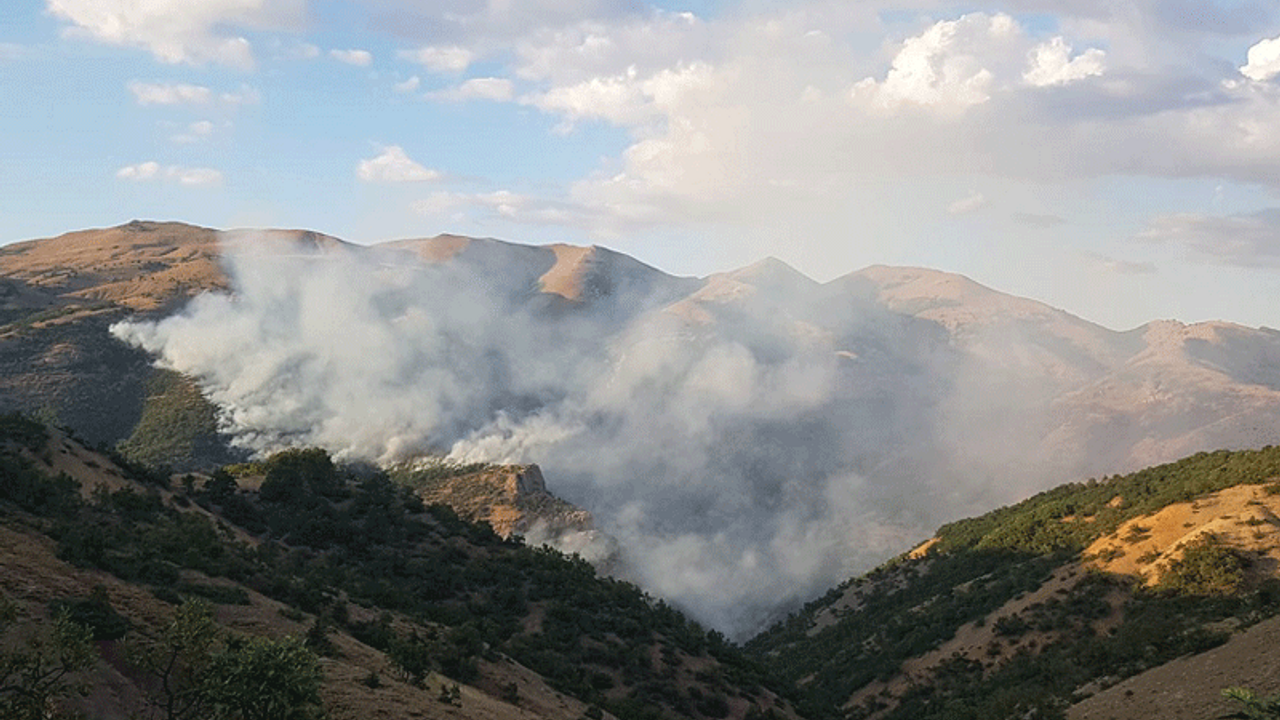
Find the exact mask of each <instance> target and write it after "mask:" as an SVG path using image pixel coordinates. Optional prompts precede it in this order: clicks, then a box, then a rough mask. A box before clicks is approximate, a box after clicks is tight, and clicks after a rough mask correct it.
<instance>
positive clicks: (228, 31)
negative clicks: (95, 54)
mask: <svg viewBox="0 0 1280 720" xmlns="http://www.w3.org/2000/svg"><path fill="white" fill-rule="evenodd" d="M305 4H306V3H305V0H200V1H199V2H191V1H190V0H148V2H137V1H136V0H46V7H47V8H48V10H49V13H50V14H52V15H53V16H55V17H57V18H60V19H62V20H66V21H68V22H70V23H71V28H70V29H69V31H70V32H71V33H72V34H78V35H85V36H88V37H92V38H94V39H96V40H99V41H101V42H105V43H109V44H112V45H125V46H131V47H141V48H144V49H146V50H148V51H149V52H151V54H152V55H154V56H155V57H156V58H157V59H158V60H160V61H162V62H167V63H193V64H203V63H206V62H214V63H218V64H222V65H228V66H231V67H237V68H244V69H248V68H252V67H253V65H254V58H253V50H252V48H251V46H250V43H249V41H248V39H246V38H245V37H244V36H243V35H241V34H240V33H241V32H243V31H246V30H261V29H269V28H282V27H299V26H300V25H301V23H302V20H303V18H304V15H305Z"/></svg>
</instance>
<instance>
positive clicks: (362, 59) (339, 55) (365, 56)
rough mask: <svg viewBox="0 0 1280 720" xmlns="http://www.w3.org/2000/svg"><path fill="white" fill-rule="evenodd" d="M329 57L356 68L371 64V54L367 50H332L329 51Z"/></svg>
mask: <svg viewBox="0 0 1280 720" xmlns="http://www.w3.org/2000/svg"><path fill="white" fill-rule="evenodd" d="M329 57H331V58H333V59H334V60H337V61H338V62H342V63H346V64H348V65H355V66H356V67H369V66H370V65H372V64H373V53H371V52H369V51H368V50H339V49H336V48H335V49H333V50H330V51H329Z"/></svg>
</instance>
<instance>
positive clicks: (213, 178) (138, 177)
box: [116, 160, 222, 186]
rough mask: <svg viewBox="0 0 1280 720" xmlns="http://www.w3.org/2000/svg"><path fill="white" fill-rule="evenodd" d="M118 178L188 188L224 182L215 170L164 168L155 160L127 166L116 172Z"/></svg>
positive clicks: (172, 166)
mask: <svg viewBox="0 0 1280 720" xmlns="http://www.w3.org/2000/svg"><path fill="white" fill-rule="evenodd" d="M116 177H117V178H120V179H121V180H132V181H134V182H145V181H151V180H155V181H164V182H174V183H178V184H179V185H188V186H200V185H217V184H218V183H221V182H222V173H221V172H219V171H217V170H214V169H213V168H202V167H194V168H193V167H182V166H180V165H166V166H162V165H160V163H158V162H156V161H154V160H148V161H146V162H141V163H138V164H136V165H126V166H124V167H122V168H120V169H119V170H117V171H116Z"/></svg>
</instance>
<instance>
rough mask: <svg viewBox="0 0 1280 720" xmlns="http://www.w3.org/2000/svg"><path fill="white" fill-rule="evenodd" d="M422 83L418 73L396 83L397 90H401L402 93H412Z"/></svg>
mask: <svg viewBox="0 0 1280 720" xmlns="http://www.w3.org/2000/svg"><path fill="white" fill-rule="evenodd" d="M420 84H422V80H421V79H420V78H419V77H418V76H417V75H414V76H413V77H411V78H409V79H408V80H405V81H404V82H398V83H396V84H395V90H396V92H401V93H411V92H413V91H414V90H417V89H418V86H419V85H420Z"/></svg>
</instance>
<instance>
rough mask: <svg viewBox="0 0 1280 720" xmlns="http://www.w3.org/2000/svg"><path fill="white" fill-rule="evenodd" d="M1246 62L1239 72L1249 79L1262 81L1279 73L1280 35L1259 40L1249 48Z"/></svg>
mask: <svg viewBox="0 0 1280 720" xmlns="http://www.w3.org/2000/svg"><path fill="white" fill-rule="evenodd" d="M1246 58H1247V60H1248V62H1246V63H1245V65H1244V67H1241V68H1240V74H1241V75H1244V76H1245V77H1247V78H1249V79H1250V80H1257V81H1260V82H1261V81H1264V80H1270V79H1271V78H1273V77H1275V76H1277V75H1280V37H1275V38H1270V39H1264V40H1259V41H1258V42H1257V44H1255V45H1254V46H1253V47H1251V48H1249V54H1248V55H1247V56H1246Z"/></svg>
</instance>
